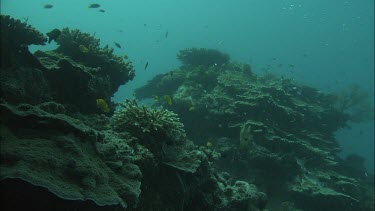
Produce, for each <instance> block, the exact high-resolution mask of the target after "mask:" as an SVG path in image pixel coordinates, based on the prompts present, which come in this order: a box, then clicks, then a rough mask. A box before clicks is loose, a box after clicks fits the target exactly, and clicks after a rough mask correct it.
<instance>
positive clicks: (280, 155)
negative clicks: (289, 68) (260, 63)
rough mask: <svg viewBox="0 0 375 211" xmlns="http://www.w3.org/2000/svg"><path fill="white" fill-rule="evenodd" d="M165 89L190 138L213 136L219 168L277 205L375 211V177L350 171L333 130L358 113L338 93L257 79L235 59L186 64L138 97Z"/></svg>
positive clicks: (202, 142) (269, 78)
mask: <svg viewBox="0 0 375 211" xmlns="http://www.w3.org/2000/svg"><path fill="white" fill-rule="evenodd" d="M172 73H173V74H172ZM165 94H168V95H170V96H171V97H172V98H173V101H174V104H173V106H170V107H169V109H171V110H172V111H174V112H175V113H177V114H178V115H179V116H180V118H181V121H182V122H183V124H184V126H185V130H186V132H187V136H188V137H189V138H190V139H191V140H192V141H193V142H194V143H195V144H199V145H206V142H207V141H208V140H210V142H211V143H212V144H211V145H212V148H213V149H214V150H215V151H217V152H218V153H219V154H221V157H220V159H218V160H217V161H216V165H217V168H219V169H220V170H223V171H224V170H225V171H228V172H229V173H231V174H233V175H235V176H236V177H238V178H240V179H241V180H244V181H248V182H251V183H254V184H256V185H257V186H258V188H259V189H260V190H262V191H264V192H265V193H266V194H267V195H268V198H269V200H270V204H271V205H270V206H271V208H272V206H273V208H276V207H282V204H278V205H275V203H277V202H274V201H273V200H277V201H279V202H280V201H281V202H283V201H285V202H288V203H289V202H290V204H294V205H293V206H295V209H303V210H309V209H311V207H314V206H315V207H319V208H320V209H321V210H367V209H371V207H369V204H371V202H373V197H369V196H371V191H369V188H368V187H370V186H371V184H373V182H371V181H368V180H366V181H367V182H363V178H362V177H358V175H357V176H356V175H353V174H350V173H349V172H351V171H352V170H348V166H346V164H345V162H343V161H342V159H340V158H339V157H338V152H339V151H340V147H339V145H338V143H337V141H336V140H335V136H334V132H335V131H337V130H338V129H340V128H343V127H346V125H347V122H348V121H352V119H353V115H351V114H350V113H347V112H344V111H343V109H339V108H338V107H337V106H336V104H337V103H339V104H342V101H341V102H337V98H336V97H334V96H333V95H332V94H328V93H323V92H320V91H318V90H316V89H314V88H311V87H308V86H304V85H301V84H298V83H297V82H295V81H292V80H290V79H286V78H281V77H277V76H274V75H271V74H268V75H264V76H258V75H255V74H254V73H252V71H251V68H250V67H249V66H247V65H244V64H240V63H232V62H227V63H225V64H223V65H221V66H206V67H204V66H203V65H202V66H199V67H197V66H193V65H190V66H189V65H186V64H184V66H183V67H181V68H180V69H176V70H174V71H173V72H171V73H166V74H162V75H158V76H156V77H155V78H154V79H152V80H151V81H150V82H149V83H148V84H147V85H145V86H144V87H141V88H139V89H138V90H136V95H137V96H138V97H140V98H150V97H152V96H153V95H160V96H162V95H165ZM357 96H359V95H357ZM361 96H362V95H361ZM346 99H347V98H346ZM349 99H351V98H350V97H349ZM359 99H363V97H360V98H359ZM351 100H354V101H356V102H357V103H356V105H357V104H358V102H359V100H356V98H355V99H351ZM360 102H363V100H360ZM158 105H162V103H161V102H156V106H158ZM345 105H348V103H345ZM346 107H347V106H346ZM198 122H199V123H198ZM342 169H347V170H346V171H344V170H342ZM361 170H362V175H364V174H363V171H364V169H363V168H362V169H361ZM356 171H358V170H356ZM369 178H370V179H369V180H371V178H372V176H369ZM372 179H373V178H372ZM325 199H329V200H325ZM358 199H362V200H360V201H359V200H358ZM332 201H335V202H334V203H335V206H336V207H333V208H332V209H331V206H330V203H332ZM313 205H314V206H313ZM349 205H350V206H349Z"/></svg>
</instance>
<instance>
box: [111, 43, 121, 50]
mask: <svg viewBox="0 0 375 211" xmlns="http://www.w3.org/2000/svg"><path fill="white" fill-rule="evenodd" d="M113 43H115V46H116V47H118V48H120V49H121V45H120V44H118V43H117V42H113Z"/></svg>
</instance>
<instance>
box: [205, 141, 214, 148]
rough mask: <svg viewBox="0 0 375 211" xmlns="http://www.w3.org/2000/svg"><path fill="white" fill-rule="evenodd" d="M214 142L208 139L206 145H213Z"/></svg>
mask: <svg viewBox="0 0 375 211" xmlns="http://www.w3.org/2000/svg"><path fill="white" fill-rule="evenodd" d="M213 145H214V144H213V143H212V142H211V141H207V143H206V146H207V147H212V146H213Z"/></svg>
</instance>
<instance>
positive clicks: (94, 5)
mask: <svg viewBox="0 0 375 211" xmlns="http://www.w3.org/2000/svg"><path fill="white" fill-rule="evenodd" d="M99 7H100V4H90V5H89V6H88V8H99Z"/></svg>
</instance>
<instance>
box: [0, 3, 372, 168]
mask: <svg viewBox="0 0 375 211" xmlns="http://www.w3.org/2000/svg"><path fill="white" fill-rule="evenodd" d="M91 3H99V4H100V5H101V7H100V8H98V9H89V8H88V5H89V4H91ZM45 4H52V5H53V8H51V9H44V8H43V6H44V5H45ZM373 8H374V1H372V0H362V1H354V0H346V1H345V0H333V1H323V0H319V1H316V0H315V1H313V0H308V1H302V0H282V1H265V0H236V1H229V0H190V1H182V0H174V1H172V0H136V1H135V0H133V1H130V0H111V1H105V0H98V1H88V0H80V1H77V0H64V1H62V0H32V1H31V0H2V1H1V14H7V15H11V16H12V17H14V18H19V19H24V18H27V19H28V23H29V24H31V25H32V26H34V27H35V28H37V29H38V30H39V31H41V32H43V33H46V32H49V31H51V30H52V29H55V28H60V29H61V28H63V27H69V28H78V29H80V30H81V31H83V32H88V33H91V34H94V33H95V36H96V37H98V38H100V39H101V42H102V44H103V45H104V44H109V45H110V46H112V47H114V48H115V53H116V54H119V55H122V54H125V53H126V54H128V55H129V58H130V60H131V61H133V63H134V65H135V69H136V78H135V79H134V80H133V81H132V82H131V83H128V84H126V85H124V86H122V87H121V88H120V89H119V91H118V92H117V94H116V95H115V96H114V100H115V101H119V100H122V99H123V98H125V97H129V96H131V94H132V93H133V90H134V89H135V88H136V87H139V86H141V85H143V84H145V83H146V82H147V81H148V80H149V79H151V78H152V77H153V76H155V75H156V74H159V73H163V72H167V71H170V70H171V69H173V68H176V67H178V66H179V63H178V61H177V59H176V53H177V52H178V50H181V49H184V48H190V47H205V48H215V49H218V50H220V51H223V52H226V53H228V54H230V55H231V58H232V60H237V61H240V62H248V63H250V64H251V65H252V67H253V70H254V71H255V72H257V73H264V72H270V73H276V74H281V75H285V76H286V77H291V78H295V79H296V80H298V81H301V82H302V83H305V84H308V85H311V86H313V87H316V88H318V89H320V90H322V91H324V92H332V91H339V90H341V89H343V88H345V87H347V86H348V85H351V84H359V85H360V86H361V87H362V88H363V89H365V90H366V91H367V92H368V93H369V94H370V96H372V97H371V99H372V101H373V96H374V11H373ZM99 9H104V10H105V12H99ZM167 32H168V36H166V33H167ZM114 42H117V43H119V44H121V45H122V47H123V48H122V49H118V48H116V47H115V46H114ZM55 47H56V45H55V44H54V43H51V44H48V45H46V46H43V47H40V46H35V47H32V50H36V49H43V50H48V49H54V48H55ZM146 62H149V67H148V68H147V70H144V64H145V63H146ZM373 104H374V102H372V105H373ZM337 138H338V140H339V141H340V143H341V144H342V148H343V152H342V154H343V156H345V155H347V154H349V153H353V152H354V153H357V154H360V155H362V156H364V157H365V158H366V166H367V168H368V169H369V171H374V122H373V121H372V122H368V123H362V124H353V125H352V128H351V129H345V130H343V131H339V132H338V133H337Z"/></svg>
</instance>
